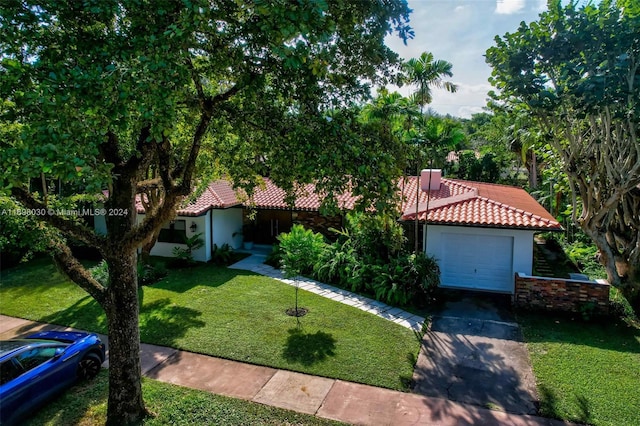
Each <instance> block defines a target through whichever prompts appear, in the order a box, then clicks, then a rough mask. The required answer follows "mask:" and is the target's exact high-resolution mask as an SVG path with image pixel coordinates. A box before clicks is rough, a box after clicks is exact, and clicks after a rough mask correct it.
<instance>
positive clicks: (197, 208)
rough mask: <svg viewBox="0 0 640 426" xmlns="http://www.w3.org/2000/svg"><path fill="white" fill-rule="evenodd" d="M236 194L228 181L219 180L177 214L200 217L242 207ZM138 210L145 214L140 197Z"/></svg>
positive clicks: (138, 197) (137, 203) (182, 207)
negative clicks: (216, 210) (207, 213)
mask: <svg viewBox="0 0 640 426" xmlns="http://www.w3.org/2000/svg"><path fill="white" fill-rule="evenodd" d="M241 204H242V202H241V201H240V200H238V197H237V196H236V192H235V190H234V189H233V187H232V186H231V184H230V183H229V182H227V181H223V180H217V181H214V182H212V183H210V184H209V186H208V187H206V188H205V189H204V191H202V194H200V196H199V197H198V198H197V199H196V200H194V201H193V202H191V203H184V204H183V205H182V206H181V207H180V209H178V211H177V213H178V215H179V216H200V215H202V214H204V213H206V212H207V211H208V210H211V209H224V208H227V207H233V206H238V205H241ZM136 209H137V211H138V213H144V207H143V206H142V202H141V201H140V195H137V196H136Z"/></svg>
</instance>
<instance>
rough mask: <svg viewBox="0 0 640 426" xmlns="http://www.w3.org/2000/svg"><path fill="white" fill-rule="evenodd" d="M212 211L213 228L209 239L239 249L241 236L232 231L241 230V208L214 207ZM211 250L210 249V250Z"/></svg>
mask: <svg viewBox="0 0 640 426" xmlns="http://www.w3.org/2000/svg"><path fill="white" fill-rule="evenodd" d="M211 212H212V213H213V229H212V238H211V241H212V242H213V244H217V245H218V247H222V245H223V244H229V246H231V247H232V248H234V249H239V248H240V246H241V245H242V236H241V235H240V234H237V235H236V236H235V237H234V236H233V234H234V233H239V232H241V231H242V209H241V208H230V209H215V210H211ZM210 252H211V251H210Z"/></svg>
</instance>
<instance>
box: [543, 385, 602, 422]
mask: <svg viewBox="0 0 640 426" xmlns="http://www.w3.org/2000/svg"><path fill="white" fill-rule="evenodd" d="M538 391H539V392H540V412H541V414H544V415H545V416H549V417H553V418H557V419H561V420H563V419H567V420H569V421H572V422H577V423H579V424H591V422H592V420H593V419H592V418H591V406H590V403H589V400H588V399H587V398H585V397H584V396H582V395H574V396H575V398H576V406H577V409H578V411H579V412H578V413H577V414H572V413H567V414H566V415H565V413H563V410H562V409H561V408H560V407H559V402H558V396H557V395H556V394H555V393H554V392H553V390H552V389H550V388H549V387H548V386H545V385H543V384H542V385H539V386H538ZM567 417H568V418H567Z"/></svg>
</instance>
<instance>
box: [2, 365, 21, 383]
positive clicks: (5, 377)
mask: <svg viewBox="0 0 640 426" xmlns="http://www.w3.org/2000/svg"><path fill="white" fill-rule="evenodd" d="M21 373H22V370H21V369H19V368H18V366H17V365H16V364H14V363H13V361H12V360H7V361H5V362H3V363H2V364H0V385H4V384H5V383H7V382H9V381H11V380H13V379H15V378H16V377H18V376H19V375H20V374H21Z"/></svg>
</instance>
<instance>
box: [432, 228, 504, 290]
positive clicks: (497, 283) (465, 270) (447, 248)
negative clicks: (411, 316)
mask: <svg viewBox="0 0 640 426" xmlns="http://www.w3.org/2000/svg"><path fill="white" fill-rule="evenodd" d="M440 253H441V263H440V266H441V277H440V280H441V286H442V287H453V288H464V289H472V290H488V291H497V292H504V293H513V279H514V278H513V266H512V265H513V237H508V236H491V235H471V234H449V233H445V234H442V248H441V251H440Z"/></svg>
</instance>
